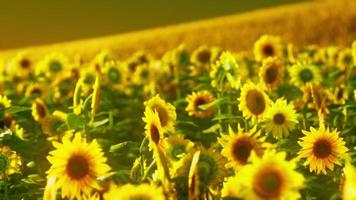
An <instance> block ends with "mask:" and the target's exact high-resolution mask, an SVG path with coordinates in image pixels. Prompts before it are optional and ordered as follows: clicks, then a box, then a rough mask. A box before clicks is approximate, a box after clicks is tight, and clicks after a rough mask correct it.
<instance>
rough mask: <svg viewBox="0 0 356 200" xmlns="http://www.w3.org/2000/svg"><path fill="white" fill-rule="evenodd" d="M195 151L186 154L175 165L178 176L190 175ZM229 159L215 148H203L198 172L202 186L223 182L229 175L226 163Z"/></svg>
mask: <svg viewBox="0 0 356 200" xmlns="http://www.w3.org/2000/svg"><path fill="white" fill-rule="evenodd" d="M194 153H195V151H194V150H193V151H191V152H189V153H188V154H186V155H185V156H184V157H183V158H182V159H181V160H180V161H179V162H177V163H176V165H175V176H176V177H188V175H189V171H190V168H191V164H192V160H193V157H194ZM226 163H227V160H226V159H225V158H224V157H223V156H222V155H221V154H220V153H218V152H215V151H213V149H211V148H210V149H201V152H200V156H199V161H198V162H197V164H196V165H197V166H196V168H197V173H198V178H199V181H197V182H198V183H197V184H199V185H200V188H207V187H209V186H216V185H218V184H221V183H222V182H223V180H224V178H225V177H226V176H227V170H226V168H225V165H226Z"/></svg>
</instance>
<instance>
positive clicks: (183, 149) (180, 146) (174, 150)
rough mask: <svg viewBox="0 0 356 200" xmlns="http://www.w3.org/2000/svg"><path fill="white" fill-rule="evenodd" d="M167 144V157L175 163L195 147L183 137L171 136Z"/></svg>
mask: <svg viewBox="0 0 356 200" xmlns="http://www.w3.org/2000/svg"><path fill="white" fill-rule="evenodd" d="M166 144H167V147H166V152H167V155H168V156H169V157H170V158H172V159H173V160H175V161H178V160H179V159H180V158H181V157H182V156H184V155H185V154H187V153H188V152H190V150H191V149H192V148H193V147H194V143H193V142H191V141H190V140H188V139H185V138H184V136H182V135H176V136H169V137H168V138H167V139H166Z"/></svg>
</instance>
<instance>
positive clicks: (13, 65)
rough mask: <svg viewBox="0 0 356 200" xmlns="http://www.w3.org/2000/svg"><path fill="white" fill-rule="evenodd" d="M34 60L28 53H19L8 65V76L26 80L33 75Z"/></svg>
mask: <svg viewBox="0 0 356 200" xmlns="http://www.w3.org/2000/svg"><path fill="white" fill-rule="evenodd" d="M33 66H34V59H33V58H32V56H31V55H30V54H29V53H28V52H20V53H18V54H17V55H16V56H15V57H14V58H13V59H11V61H10V63H9V68H8V70H9V74H12V75H15V76H18V77H21V78H27V77H28V76H30V75H31V74H32V73H33Z"/></svg>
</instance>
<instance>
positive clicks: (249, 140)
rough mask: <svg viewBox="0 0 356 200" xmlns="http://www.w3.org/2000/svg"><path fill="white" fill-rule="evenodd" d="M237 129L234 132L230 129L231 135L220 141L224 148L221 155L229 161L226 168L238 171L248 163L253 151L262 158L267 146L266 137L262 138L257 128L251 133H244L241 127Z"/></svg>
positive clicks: (223, 137) (221, 138) (222, 137)
mask: <svg viewBox="0 0 356 200" xmlns="http://www.w3.org/2000/svg"><path fill="white" fill-rule="evenodd" d="M237 129H238V130H237V132H234V131H233V130H232V128H231V127H229V134H228V135H222V136H221V137H220V138H219V139H218V141H219V143H220V144H221V146H222V148H223V149H222V151H221V154H222V155H223V156H225V157H226V158H227V159H228V161H229V162H228V163H227V165H226V167H228V168H231V167H232V168H234V169H236V170H238V169H239V168H241V166H244V165H246V164H247V163H248V160H249V157H250V155H251V152H252V151H254V152H256V154H257V155H259V156H262V154H263V149H264V145H265V143H264V142H265V137H261V132H260V131H257V128H256V127H254V128H253V129H251V130H249V131H244V130H243V129H242V128H241V127H240V126H238V128H237Z"/></svg>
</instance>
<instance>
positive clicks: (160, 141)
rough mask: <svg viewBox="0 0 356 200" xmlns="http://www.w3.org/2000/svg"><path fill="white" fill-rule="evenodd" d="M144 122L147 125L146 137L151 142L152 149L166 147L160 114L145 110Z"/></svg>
mask: <svg viewBox="0 0 356 200" xmlns="http://www.w3.org/2000/svg"><path fill="white" fill-rule="evenodd" d="M143 121H144V122H145V123H146V125H145V129H146V130H145V135H146V137H147V138H148V140H149V141H150V143H149V146H150V148H151V149H154V148H156V147H163V146H164V135H163V129H162V126H161V121H160V118H159V115H158V112H157V111H155V110H151V109H146V110H145V116H144V118H143Z"/></svg>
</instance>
